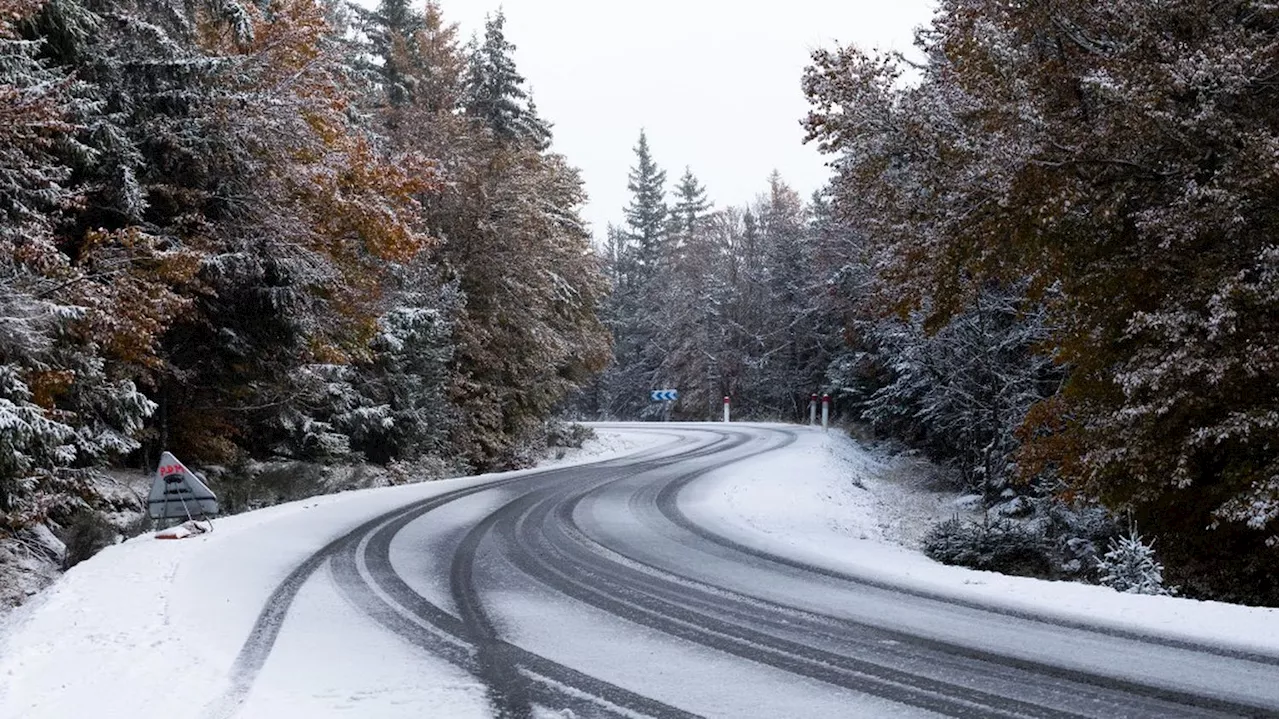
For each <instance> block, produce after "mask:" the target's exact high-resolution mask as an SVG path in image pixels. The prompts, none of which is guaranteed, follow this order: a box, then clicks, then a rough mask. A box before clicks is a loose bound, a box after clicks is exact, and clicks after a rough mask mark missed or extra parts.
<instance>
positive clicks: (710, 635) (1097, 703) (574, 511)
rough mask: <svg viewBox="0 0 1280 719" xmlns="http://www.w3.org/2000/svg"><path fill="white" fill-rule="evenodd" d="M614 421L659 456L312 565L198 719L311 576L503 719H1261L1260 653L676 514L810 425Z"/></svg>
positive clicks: (510, 486) (559, 477) (285, 588)
mask: <svg viewBox="0 0 1280 719" xmlns="http://www.w3.org/2000/svg"><path fill="white" fill-rule="evenodd" d="M625 427H626V428H627V430H628V431H635V432H656V433H659V434H661V435H663V436H664V439H665V440H666V441H665V442H664V443H662V444H659V445H657V446H656V447H655V448H652V449H649V450H647V451H644V452H641V453H638V454H634V455H631V456H629V457H626V458H621V459H615V460H609V461H605V462H600V463H596V464H591V465H584V466H579V467H570V468H564V469H551V470H547V471H543V472H538V473H534V474H528V475H523V476H517V477H513V478H505V479H500V480H497V481H494V482H492V483H489V484H483V485H477V486H472V487H467V488H464V489H459V490H455V491H452V492H448V493H446V494H443V495H440V496H436V497H433V498H431V499H427V500H422V501H419V502H416V503H413V504H410V505H408V506H405V507H402V508H400V509H398V510H396V511H394V512H391V513H388V514H385V515H383V516H381V517H378V518H376V519H374V520H372V521H370V522H368V523H366V524H364V525H363V526H361V527H359V528H358V529H356V530H355V531H352V532H351V533H349V534H347V535H346V536H344V537H341V538H340V539H338V540H335V541H334V542H333V543H331V544H330V545H329V546H327V547H325V548H324V549H322V550H320V551H319V552H317V553H316V554H314V555H313V556H312V557H311V558H310V559H309V560H307V562H305V563H304V564H303V565H301V566H299V567H298V568H297V569H296V570H295V571H294V572H293V574H292V575H290V577H289V578H288V579H286V580H285V581H284V582H283V583H282V584H281V585H280V586H279V588H278V589H277V590H276V592H275V593H274V594H273V595H272V597H271V599H270V600H269V602H268V604H267V606H266V607H264V609H263V611H262V614H261V615H260V617H259V619H258V622H257V625H256V626H255V627H254V630H253V632H252V633H251V635H250V636H249V638H248V639H247V640H246V642H245V645H244V647H243V649H242V650H241V653H240V655H239V658H238V659H237V662H236V665H235V668H234V674H233V682H232V686H231V688H230V689H229V690H228V692H227V693H226V694H225V695H224V696H223V697H222V698H221V699H219V700H218V701H217V702H215V704H214V705H212V706H211V708H210V711H209V712H207V714H208V715H210V716H231V715H234V714H235V713H236V711H237V709H238V707H239V705H240V704H241V703H242V702H243V701H244V699H245V697H246V696H247V695H248V693H249V690H250V689H251V687H252V685H253V682H254V679H255V677H256V676H257V674H258V671H259V670H260V669H261V668H262V666H263V664H264V663H265V662H266V661H267V659H268V656H269V655H270V652H271V648H272V645H273V644H274V642H275V638H276V635H277V634H278V633H279V631H280V628H281V626H282V624H283V620H284V616H285V614H286V613H287V611H288V609H289V605H290V603H291V602H292V601H293V598H294V596H295V595H296V594H297V592H298V590H299V588H300V587H301V586H302V585H303V584H304V583H306V582H307V581H309V579H310V578H311V577H312V576H313V575H314V574H316V570H317V569H319V568H321V567H323V566H325V565H326V564H327V565H329V568H330V569H331V572H330V574H331V575H332V576H333V578H334V579H335V581H336V582H337V584H338V586H339V587H340V589H341V590H342V593H343V594H344V595H345V596H346V598H347V599H348V600H350V602H351V603H352V604H354V605H355V606H356V607H358V608H359V609H360V610H361V611H362V612H364V613H366V614H367V615H368V616H370V617H372V618H374V619H375V620H376V621H377V622H378V623H379V624H381V625H382V626H383V627H385V628H386V629H388V630H390V631H391V632H394V633H395V634H396V635H398V636H400V637H401V638H403V639H404V640H405V641H407V642H409V643H411V644H412V645H414V646H416V647H418V648H420V649H421V650H423V651H426V652H430V653H432V654H433V655H436V656H439V657H442V658H444V659H446V660H448V661H449V662H451V663H453V664H455V665H457V666H459V667H461V668H463V669H465V670H466V671H468V672H470V673H471V674H473V675H474V676H476V677H478V678H479V679H480V680H481V681H483V682H484V684H485V686H486V687H487V691H488V696H489V701H490V703H491V705H492V707H493V713H494V715H495V716H498V717H504V718H506V717H530V716H533V714H534V707H545V708H547V709H550V710H552V711H556V712H562V711H563V710H569V711H570V712H572V716H574V717H695V716H709V717H710V716H716V717H753V716H758V717H815V718H817V717H837V716H853V717H862V716H866V717H881V716H892V717H914V716H950V717H1045V718H1049V719H1057V718H1059V717H1061V718H1063V719H1066V718H1067V717H1097V718H1099V719H1112V718H1113V717H1161V718H1173V717H1228V716H1231V717H1236V716H1259V717H1261V716H1271V717H1274V716H1276V714H1277V701H1278V700H1277V672H1278V668H1277V664H1276V660H1275V658H1274V657H1271V658H1267V657H1258V656H1244V655H1232V654H1229V653H1224V652H1220V651H1214V650H1211V649H1208V648H1205V647H1197V646H1187V645H1177V644H1174V643H1169V642H1161V641H1154V640H1150V639H1145V638H1142V637H1137V636H1116V635H1112V634H1105V633H1102V632H1100V631H1096V630H1091V629H1089V628H1085V627H1075V626H1064V625H1060V624H1054V623H1048V622H1044V621H1038V620H1036V619H1034V618H1029V617H1024V616H1012V615H1010V614H1007V613H1001V612H999V611H995V610H992V609H988V608H983V607H980V606H973V605H964V604H956V603H953V602H948V601H946V600H945V599H943V598H938V597H930V596H922V595H920V594H918V593H912V592H910V591H906V590H903V589H898V588H894V587H890V586H884V585H880V584H875V583H872V582H867V581H864V580H862V579H859V578H858V577H853V576H845V575H842V574H840V573H837V572H832V571H830V570H826V569H821V568H817V567H810V566H806V565H803V564H801V563H798V562H795V561H792V560H790V559H786V558H783V557H775V556H772V555H768V554H766V553H762V552H759V551H756V550H754V549H751V548H748V547H744V546H741V545H738V544H736V543H734V542H733V541H731V540H728V539H726V538H724V537H722V536H720V535H718V534H717V533H716V530H715V528H714V527H708V526H700V525H698V524H695V523H694V522H693V521H691V520H690V519H689V517H688V516H686V514H685V513H684V511H682V506H683V505H682V502H687V501H689V499H688V495H687V494H684V493H682V490H684V489H685V488H686V487H688V486H689V485H690V484H691V483H694V482H697V481H698V479H699V477H701V476H702V475H704V474H706V473H707V472H709V471H711V470H714V469H718V468H721V467H726V466H728V465H731V464H732V463H734V462H738V461H741V460H744V459H746V458H749V457H752V456H754V455H758V454H760V453H764V452H769V451H771V450H774V449H777V448H780V447H782V446H785V445H787V444H789V443H790V442H791V441H793V439H794V436H795V432H796V431H804V430H789V429H786V428H784V427H780V426H750V425H738V424H732V425H713V424H704V425H693V424H690V425H680V424H663V425H625ZM779 480H780V481H785V477H780V478H779ZM564 716H570V714H568V713H565V714H564Z"/></svg>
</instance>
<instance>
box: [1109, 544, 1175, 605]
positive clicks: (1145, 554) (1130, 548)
mask: <svg viewBox="0 0 1280 719" xmlns="http://www.w3.org/2000/svg"><path fill="white" fill-rule="evenodd" d="M1098 570H1099V573H1100V574H1101V580H1100V581H1101V582H1102V584H1103V585H1105V586H1108V587H1111V588H1112V589H1114V590H1116V591H1117V592H1126V593H1128V594H1155V595H1170V594H1173V590H1172V589H1171V588H1169V587H1166V586H1164V567H1163V566H1162V565H1161V564H1160V563H1159V562H1157V561H1156V556H1155V551H1154V550H1153V549H1152V546H1151V545H1150V544H1148V543H1146V542H1144V541H1142V536H1141V535H1139V534H1138V532H1137V530H1132V531H1130V533H1129V534H1128V536H1123V537H1117V538H1115V539H1112V540H1111V544H1110V545H1109V547H1108V551H1107V553H1106V554H1105V555H1103V557H1102V559H1100V560H1098Z"/></svg>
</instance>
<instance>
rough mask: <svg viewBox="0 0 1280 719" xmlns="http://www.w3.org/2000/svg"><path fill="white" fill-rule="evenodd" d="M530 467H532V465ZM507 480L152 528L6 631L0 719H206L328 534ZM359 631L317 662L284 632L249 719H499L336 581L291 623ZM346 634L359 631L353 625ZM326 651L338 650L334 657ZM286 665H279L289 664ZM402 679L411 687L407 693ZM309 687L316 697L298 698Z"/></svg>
mask: <svg viewBox="0 0 1280 719" xmlns="http://www.w3.org/2000/svg"><path fill="white" fill-rule="evenodd" d="M666 441H670V438H669V437H662V436H658V435H652V434H634V433H633V434H625V435H624V434H622V433H613V432H601V437H600V439H599V440H597V441H593V442H591V443H590V445H589V446H587V447H584V448H583V449H582V450H571V451H570V452H568V453H566V455H565V456H564V457H563V458H560V459H558V460H555V461H551V462H548V463H546V464H544V465H542V466H544V467H545V466H566V465H571V464H582V463H586V462H596V461H601V460H605V459H609V458H611V457H617V456H622V455H625V454H630V453H632V452H636V451H640V450H643V449H645V448H647V447H650V446H653V445H655V444H661V443H663V442H666ZM526 472H527V470H526ZM513 474H520V473H503V474H495V475H486V476H482V477H469V478H463V479H452V480H441V481H437V482H424V483H421V484H410V485H402V486H397V487H384V488H378V489H365V490H357V491H352V492H342V493H339V494H332V495H326V496H321V497H312V498H310V499H305V500H301V501H297V502H290V503H288V504H282V505H278V506H275V507H269V508H266V509H261V510H257V511H254V512H246V513H244V514H239V515H235V516H231V517H225V518H222V519H219V520H216V522H215V523H214V531H213V532H212V533H211V534H207V535H202V536H199V537H195V538H191V539H184V540H180V541H157V540H155V539H152V537H151V535H150V534H149V533H148V534H144V535H141V536H139V537H135V538H133V539H130V540H128V541H126V542H124V543H123V544H119V545H116V546H114V547H108V548H107V549H105V550H103V551H102V552H101V553H99V554H98V555H96V556H94V557H93V558H92V559H90V560H88V561H86V562H82V563H80V564H78V565H76V566H75V567H73V568H71V570H69V571H68V572H67V573H66V574H65V575H63V576H62V577H61V578H60V579H58V581H57V582H55V583H54V584H53V585H52V586H50V587H49V588H48V589H46V590H45V591H44V592H42V593H41V594H40V595H38V596H37V597H36V598H34V599H33V600H32V601H30V602H28V603H27V604H26V605H24V606H22V607H19V608H18V609H16V610H14V611H13V612H12V613H11V614H10V615H9V616H8V617H6V618H5V619H4V621H3V623H2V624H0V719H38V718H44V717H48V718H54V717H57V718H62V717H74V716H83V715H84V714H85V713H86V712H90V713H91V715H92V716H96V717H130V719H142V718H146V717H156V718H157V719H160V718H169V717H197V716H200V714H201V711H202V708H203V707H204V706H205V705H206V703H207V702H209V701H210V700H211V699H213V698H214V697H216V696H218V694H219V693H220V692H221V691H222V690H223V689H224V680H225V677H226V676H227V672H228V670H229V668H230V667H231V665H232V662H233V661H234V660H235V657H236V654H237V652H238V651H239V650H240V646H241V644H242V643H243V642H244V639H245V637H246V636H247V635H248V632H249V629H250V627H252V626H253V623H254V621H255V620H256V619H257V616H258V613H259V612H260V611H261V609H262V605H263V603H264V602H265V601H266V599H267V597H268V596H269V595H270V594H271V592H272V591H273V590H274V589H275V587H276V586H277V585H278V584H279V583H280V581H281V580H283V579H284V578H285V577H286V576H287V575H288V574H289V572H290V571H292V570H293V568H294V567H296V566H297V565H298V564H300V563H301V562H302V561H303V560H305V559H306V558H307V557H308V556H310V555H311V554H313V553H314V552H315V551H317V550H319V549H320V548H321V547H323V546H324V545H325V544H327V543H328V542H329V541H330V540H332V539H334V538H336V537H338V536H341V535H342V534H345V533H346V532H348V531H350V530H352V529H354V528H355V527H357V526H359V525H360V524H362V523H363V522H365V521H367V520H368V519H370V518H372V517H375V516H377V515H379V514H382V513H384V512H388V511H391V510H392V509H395V508H396V507H399V506H402V505H404V504H407V503H409V502H413V501H416V500H419V499H424V498H427V497H431V496H434V495H437V494H441V493H443V492H446V491H449V490H453V489H457V488H459V487H464V486H470V485H473V484H477V483H483V482H486V481H492V480H494V479H496V478H499V477H510V476H512V475H513ZM340 611H342V612H345V614H343V615H342V616H344V617H346V616H350V617H351V619H350V622H351V623H350V624H349V625H347V626H346V627H344V631H342V632H337V634H338V635H340V636H339V638H338V639H336V640H334V641H332V642H329V643H328V644H325V645H324V646H322V647H319V648H318V649H317V648H315V647H313V648H312V651H310V652H308V651H307V650H306V649H305V648H300V647H297V646H294V644H293V643H292V641H291V636H297V634H304V633H305V632H298V633H296V634H291V632H289V631H287V630H286V631H284V632H282V633H281V635H280V639H279V641H278V643H277V645H276V647H275V649H274V652H273V656H274V653H275V652H279V653H280V657H282V658H284V659H286V660H288V661H283V662H271V661H268V662H267V665H266V666H265V667H264V669H263V674H262V679H263V681H262V682H260V683H259V684H257V685H255V689H254V693H253V694H251V696H250V702H249V705H247V706H246V707H245V709H246V710H245V711H243V712H242V713H241V714H240V715H239V716H240V717H253V716H264V717H267V716H270V717H293V716H308V717H311V716H319V715H346V716H376V717H388V718H389V717H399V716H405V717H409V716H412V717H420V716H422V710H423V707H430V708H432V710H433V711H436V712H438V714H437V716H442V717H443V716H447V717H483V716H487V715H488V713H489V711H488V705H487V703H486V702H485V697H484V689H483V686H482V685H481V684H480V683H479V682H478V681H476V680H475V679H474V678H472V677H470V676H468V675H466V674H465V673H463V672H461V671H459V670H458V669H456V668H455V667H453V666H452V665H450V664H448V663H446V662H444V661H443V660H440V659H436V658H434V657H429V656H424V655H423V654H422V653H421V652H418V651H416V650H412V649H411V648H408V647H405V646H404V645H403V643H402V642H400V641H399V640H397V639H394V638H392V637H391V636H389V635H387V634H385V633H384V632H361V631H360V629H362V628H364V627H366V626H373V622H372V621H371V620H369V619H367V618H365V617H363V616H362V615H360V613H359V612H358V611H356V610H354V609H351V608H350V607H347V606H346V603H345V600H342V599H340V598H339V596H338V594H337V592H336V591H335V590H334V589H333V588H332V585H331V583H328V582H308V583H307V585H306V586H305V587H304V588H303V590H302V591H301V592H300V593H299V595H298V598H297V600H296V602H295V605H294V606H293V607H292V608H291V611H290V613H289V616H288V618H286V620H285V621H286V628H287V627H288V625H289V624H290V623H306V622H320V623H323V626H324V627H325V631H324V632H315V633H314V634H315V636H316V637H321V636H324V637H332V636H333V635H334V632H333V631H332V630H333V625H334V623H335V622H334V613H335V612H340ZM346 629H350V631H346ZM326 649H327V651H326ZM286 665H287V669H286V670H285V671H281V669H282V668H285V667H286ZM406 683H407V684H408V685H410V687H409V688H407V687H406ZM305 687H310V688H311V689H310V691H311V694H300V693H299V692H301V691H303V690H304V688H305Z"/></svg>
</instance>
